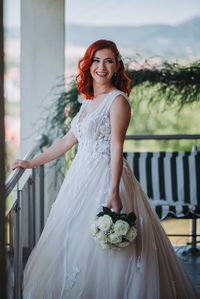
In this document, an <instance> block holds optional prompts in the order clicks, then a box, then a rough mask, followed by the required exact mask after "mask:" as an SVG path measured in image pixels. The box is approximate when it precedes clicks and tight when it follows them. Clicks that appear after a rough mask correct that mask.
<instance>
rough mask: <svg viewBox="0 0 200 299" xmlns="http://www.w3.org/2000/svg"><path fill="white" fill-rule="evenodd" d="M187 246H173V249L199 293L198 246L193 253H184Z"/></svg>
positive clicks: (199, 262)
mask: <svg viewBox="0 0 200 299" xmlns="http://www.w3.org/2000/svg"><path fill="white" fill-rule="evenodd" d="M187 249H189V246H174V250H175V252H176V254H177V256H178V258H179V260H180V262H181V264H182V265H183V267H184V268H185V270H186V271H187V273H188V274H189V276H190V278H191V280H192V281H193V283H194V285H195V286H196V288H197V291H198V292H199V294H200V247H198V252H197V253H195V254H191V253H186V252H187Z"/></svg>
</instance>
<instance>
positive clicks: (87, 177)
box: [12, 40, 198, 299]
mask: <svg viewBox="0 0 200 299" xmlns="http://www.w3.org/2000/svg"><path fill="white" fill-rule="evenodd" d="M129 81H130V80H129V79H128V78H127V76H126V75H125V69H124V64H123V62H122V59H121V56H120V54H119V51H118V49H117V47H116V45H115V43H113V42H111V41H108V40H98V41H96V42H94V43H93V44H92V45H90V46H89V47H88V49H87V50H86V52H85V55H84V57H83V58H82V59H81V60H80V62H79V75H78V76H77V84H78V89H79V91H80V93H81V94H82V95H83V97H84V98H85V99H83V102H82V106H81V108H80V111H79V112H78V114H77V115H76V116H75V117H74V118H73V120H72V122H71V129H70V130H69V132H68V133H67V134H66V135H65V136H64V137H63V138H61V139H60V140H58V141H56V142H55V143H54V144H53V145H52V146H51V147H49V149H47V150H46V151H45V152H44V153H42V154H41V155H39V156H37V157H36V158H34V159H32V160H30V161H25V160H17V161H16V162H14V163H13V165H12V169H15V168H17V167H22V168H33V167H36V166H38V165H41V164H44V163H47V162H49V161H52V160H54V159H56V158H58V157H59V156H61V155H63V154H64V153H65V152H66V151H68V150H69V149H70V148H71V147H72V146H74V145H75V144H76V143H77V142H78V152H77V154H76V156H75V158H74V160H73V162H72V165H71V167H70V169H69V171H68V173H67V175H66V177H65V180H64V182H63V184H62V187H61V189H60V192H59V194H58V197H57V199H56V201H55V203H54V204H53V206H52V208H51V211H50V214H49V217H48V219H47V222H46V225H45V228H44V230H43V232H42V235H41V237H40V239H39V241H38V243H37V244H36V246H35V248H34V250H33V251H32V253H31V255H30V257H29V259H28V262H27V264H26V267H25V271H24V282H23V298H24V299H30V298H33V299H48V298H49V299H50V298H51V299H61V298H70V299H78V298H80V299H122V298H123V299H197V298H198V294H197V291H196V290H195V287H194V286H193V284H192V282H191V280H190V278H189V276H188V275H187V273H186V272H185V270H184V269H183V267H182V266H181V264H180V262H179V260H178V258H177V257H176V255H175V253H174V250H173V247H172V246H171V243H170V241H169V239H168V237H167V235H166V234H165V232H164V230H163V228H162V226H161V224H160V222H159V219H158V217H157V215H156V214H155V212H154V211H153V210H152V208H151V206H150V204H149V202H148V199H147V197H146V195H145V193H144V192H143V190H142V189H141V186H140V184H139V183H138V181H137V180H136V179H135V177H134V175H133V173H132V171H131V169H130V167H129V165H128V163H127V161H126V160H125V159H123V155H122V153H123V143H124V138H125V134H126V130H127V128H128V125H129V121H130V117H131V107H130V103H129V100H128V96H127V95H129V92H130V89H129V87H128V83H129ZM102 206H107V207H109V208H112V209H113V210H115V211H116V212H117V213H121V212H122V213H129V212H131V211H134V212H135V214H136V215H137V221H136V226H137V232H138V234H137V237H136V239H135V240H134V241H133V242H132V243H131V244H130V245H129V246H127V247H126V248H121V249H119V250H113V249H103V248H102V247H101V246H100V245H99V244H98V243H97V242H95V241H94V239H93V237H92V235H91V233H90V231H89V227H90V223H91V222H92V221H93V220H94V218H95V216H96V214H97V213H98V212H99V211H100V210H101V209H102Z"/></svg>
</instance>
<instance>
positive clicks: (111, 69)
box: [90, 49, 118, 85]
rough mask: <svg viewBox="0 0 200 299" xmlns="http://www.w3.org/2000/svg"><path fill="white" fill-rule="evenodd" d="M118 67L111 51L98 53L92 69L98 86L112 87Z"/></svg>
mask: <svg viewBox="0 0 200 299" xmlns="http://www.w3.org/2000/svg"><path fill="white" fill-rule="evenodd" d="M117 69H118V65H117V63H116V59H115V55H114V53H113V51H112V50H111V49H102V50H98V51H96V53H95V54H94V57H93V61H92V65H91V67H90V74H91V76H92V78H93V81H95V82H96V83H98V84H103V85H105V84H108V85H110V83H111V80H112V77H113V74H114V73H115V72H117Z"/></svg>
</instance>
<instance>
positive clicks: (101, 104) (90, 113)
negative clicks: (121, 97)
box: [79, 89, 118, 123]
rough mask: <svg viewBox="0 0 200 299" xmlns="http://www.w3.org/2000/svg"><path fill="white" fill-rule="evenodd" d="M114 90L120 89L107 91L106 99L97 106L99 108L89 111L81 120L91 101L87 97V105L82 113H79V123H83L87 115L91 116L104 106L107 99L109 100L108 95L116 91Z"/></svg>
mask: <svg viewBox="0 0 200 299" xmlns="http://www.w3.org/2000/svg"><path fill="white" fill-rule="evenodd" d="M114 91H118V89H112V90H111V91H109V92H107V93H105V97H104V99H103V100H102V102H101V103H100V104H99V105H98V106H97V108H96V109H94V110H93V111H91V112H89V113H86V114H85V116H84V117H83V118H82V119H81V120H80V118H81V116H82V115H83V113H84V111H85V109H86V108H87V105H88V103H89V101H90V100H89V99H86V101H87V102H86V104H85V107H84V109H83V111H82V113H81V114H80V115H79V123H81V122H82V121H83V120H84V119H85V118H86V117H88V116H90V115H93V114H94V113H95V112H96V111H97V110H99V109H100V107H101V106H103V104H104V103H105V101H106V100H107V97H108V95H109V94H110V93H112V92H114Z"/></svg>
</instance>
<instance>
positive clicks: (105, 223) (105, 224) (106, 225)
mask: <svg viewBox="0 0 200 299" xmlns="http://www.w3.org/2000/svg"><path fill="white" fill-rule="evenodd" d="M112 224H113V221H112V218H111V217H110V216H109V215H104V216H101V217H99V219H98V220H97V225H98V227H99V228H100V230H102V231H104V232H107V231H108V230H109V229H110V228H111V226H112Z"/></svg>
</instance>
